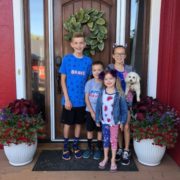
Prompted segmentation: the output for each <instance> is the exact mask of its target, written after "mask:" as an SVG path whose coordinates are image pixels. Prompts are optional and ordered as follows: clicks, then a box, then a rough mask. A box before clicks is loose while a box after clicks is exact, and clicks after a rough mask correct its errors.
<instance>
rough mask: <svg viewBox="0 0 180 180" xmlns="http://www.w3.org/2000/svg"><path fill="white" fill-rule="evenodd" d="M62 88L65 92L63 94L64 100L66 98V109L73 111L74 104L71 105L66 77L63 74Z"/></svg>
mask: <svg viewBox="0 0 180 180" xmlns="http://www.w3.org/2000/svg"><path fill="white" fill-rule="evenodd" d="M61 86H62V90H63V93H64V98H65V108H66V109H67V110H71V108H72V104H71V101H70V99H69V95H68V92H67V86H66V75H65V74H61Z"/></svg>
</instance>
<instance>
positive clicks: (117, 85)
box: [116, 77, 124, 96]
mask: <svg viewBox="0 0 180 180" xmlns="http://www.w3.org/2000/svg"><path fill="white" fill-rule="evenodd" d="M116 89H117V92H118V93H119V95H120V96H124V91H123V89H122V86H121V83H120V79H119V77H117V78H116Z"/></svg>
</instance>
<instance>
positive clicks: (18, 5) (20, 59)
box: [12, 0, 26, 99]
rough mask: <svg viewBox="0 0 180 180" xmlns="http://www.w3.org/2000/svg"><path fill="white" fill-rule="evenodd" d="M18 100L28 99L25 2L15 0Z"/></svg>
mask: <svg viewBox="0 0 180 180" xmlns="http://www.w3.org/2000/svg"><path fill="white" fill-rule="evenodd" d="M12 2H13V18H14V21H13V22H14V48H15V71H16V73H15V75H16V98H18V99H20V98H26V85H25V79H26V73H25V58H24V57H25V52H24V19H23V17H24V16H23V0H13V1H12Z"/></svg>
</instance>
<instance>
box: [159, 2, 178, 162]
mask: <svg viewBox="0 0 180 180" xmlns="http://www.w3.org/2000/svg"><path fill="white" fill-rule="evenodd" d="M161 8H162V9H161V24H160V44H159V63H158V83H157V98H159V99H160V100H161V101H163V102H164V103H167V104H169V105H171V106H173V107H175V108H176V109H177V110H178V111H179V112H180V93H179V92H180V78H179V74H180V23H179V17H180V1H179V0H171V1H169V0H163V1H162V7H161ZM179 134H180V132H179ZM179 152H180V137H179V139H178V143H177V144H176V147H175V148H174V149H172V150H170V151H169V153H170V154H171V156H172V157H173V158H174V159H175V161H176V162H177V163H178V164H179V165H180V156H179Z"/></svg>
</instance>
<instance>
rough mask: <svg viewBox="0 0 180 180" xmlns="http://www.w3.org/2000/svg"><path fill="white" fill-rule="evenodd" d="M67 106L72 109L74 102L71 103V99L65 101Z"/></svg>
mask: <svg viewBox="0 0 180 180" xmlns="http://www.w3.org/2000/svg"><path fill="white" fill-rule="evenodd" d="M65 108H66V109H67V110H71V108H72V104H71V101H70V100H68V101H65Z"/></svg>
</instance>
